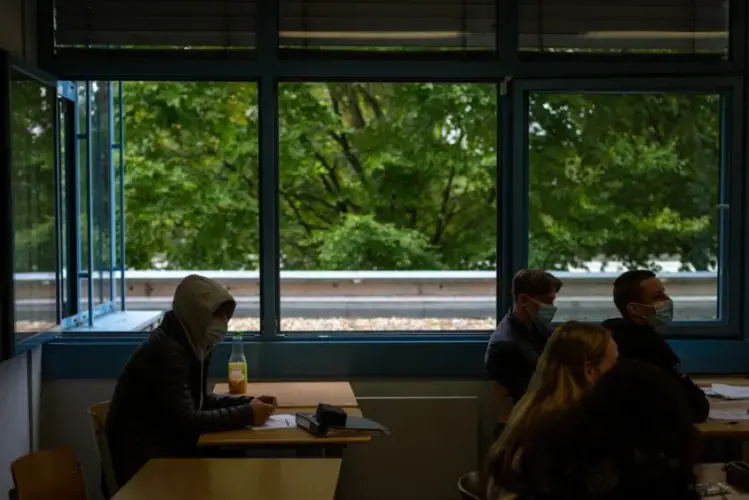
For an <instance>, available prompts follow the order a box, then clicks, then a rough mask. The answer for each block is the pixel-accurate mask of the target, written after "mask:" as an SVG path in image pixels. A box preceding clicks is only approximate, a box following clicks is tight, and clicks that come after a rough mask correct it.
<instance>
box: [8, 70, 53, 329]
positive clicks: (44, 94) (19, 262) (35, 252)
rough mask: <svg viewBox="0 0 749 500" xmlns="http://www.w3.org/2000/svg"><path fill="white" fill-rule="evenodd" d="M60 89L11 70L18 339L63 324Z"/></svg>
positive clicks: (12, 177) (15, 289)
mask: <svg viewBox="0 0 749 500" xmlns="http://www.w3.org/2000/svg"><path fill="white" fill-rule="evenodd" d="M56 95H57V94H56V88H55V87H54V86H48V85H44V84H40V83H39V82H37V81H35V80H31V79H28V78H27V77H26V76H25V75H23V74H22V73H20V72H16V71H11V88H10V107H11V109H10V112H11V119H10V126H11V163H12V173H11V182H12V186H11V191H12V193H13V232H14V244H13V252H14V273H15V287H14V291H15V315H16V318H15V320H16V328H15V329H16V334H17V336H16V340H21V339H23V338H24V336H25V335H26V334H28V333H30V332H38V331H40V330H45V329H47V328H50V327H53V326H54V325H55V324H57V304H56V302H57V293H56V289H55V283H56V280H57V274H56V273H57V230H56V227H55V191H56V186H55V155H56V154H57V152H56V149H55V133H56V132H55V127H54V124H55V114H56V113H57V106H56V99H57V97H56Z"/></svg>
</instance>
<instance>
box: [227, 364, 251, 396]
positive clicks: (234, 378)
mask: <svg viewBox="0 0 749 500" xmlns="http://www.w3.org/2000/svg"><path fill="white" fill-rule="evenodd" d="M229 392H230V393H232V394H244V393H245V392H247V363H229Z"/></svg>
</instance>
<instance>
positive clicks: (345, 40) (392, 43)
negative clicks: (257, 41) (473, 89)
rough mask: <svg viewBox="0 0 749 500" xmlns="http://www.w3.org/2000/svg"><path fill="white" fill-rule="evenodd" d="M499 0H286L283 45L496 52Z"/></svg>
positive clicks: (282, 11)
mask: <svg viewBox="0 0 749 500" xmlns="http://www.w3.org/2000/svg"><path fill="white" fill-rule="evenodd" d="M496 8H497V7H496V2H495V0H440V1H435V0H411V1H409V2H392V1H386V0H364V1H355V2H337V3H331V2H326V1H322V0H311V1H310V0H304V1H298V0H280V2H279V11H280V15H279V30H280V33H279V38H280V42H279V43H280V45H281V47H282V48H292V49H311V50H331V49H332V50H348V51H376V52H383V51H399V52H403V51H493V50H495V46H496V39H497V29H496Z"/></svg>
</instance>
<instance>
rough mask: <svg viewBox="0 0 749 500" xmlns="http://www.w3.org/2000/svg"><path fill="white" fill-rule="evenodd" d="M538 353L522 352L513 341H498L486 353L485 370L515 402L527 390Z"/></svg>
mask: <svg viewBox="0 0 749 500" xmlns="http://www.w3.org/2000/svg"><path fill="white" fill-rule="evenodd" d="M537 358H538V355H537V354H536V353H535V352H530V353H528V352H524V351H523V350H522V349H519V348H518V347H517V346H516V345H515V344H514V343H508V342H500V343H497V344H495V345H493V346H492V347H491V349H490V350H489V352H488V354H487V359H486V371H487V375H488V376H489V378H490V379H492V380H494V381H495V382H497V383H498V384H499V385H502V386H504V387H505V388H506V389H507V390H508V391H509V393H510V397H511V398H512V401H513V403H517V402H518V401H519V400H520V398H522V397H523V395H524V394H525V391H526V390H528V382H529V381H530V379H531V376H533V371H534V367H535V362H536V361H537Z"/></svg>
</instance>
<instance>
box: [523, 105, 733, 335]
mask: <svg viewBox="0 0 749 500" xmlns="http://www.w3.org/2000/svg"><path fill="white" fill-rule="evenodd" d="M529 113H530V114H529V127H530V129H529V134H530V234H529V250H530V255H529V260H530V265H531V266H533V267H541V268H544V269H548V270H552V271H554V272H557V271H561V272H558V273H556V274H557V275H558V277H560V278H561V279H562V281H564V287H563V288H562V290H561V292H560V294H559V298H558V299H557V302H556V305H557V307H558V308H559V312H558V314H557V317H556V319H558V320H559V321H564V320H568V319H582V320H591V321H599V320H603V319H606V318H608V317H612V316H618V315H619V314H618V313H617V311H616V309H615V307H614V304H613V301H612V282H613V279H614V278H615V277H616V275H617V274H618V273H620V272H622V271H625V270H627V269H636V268H644V269H650V270H653V271H655V272H657V273H658V274H659V275H660V277H661V278H662V279H663V280H664V284H665V287H666V292H667V293H668V294H670V295H671V297H672V298H673V300H674V302H675V318H676V319H677V320H682V321H683V320H715V319H718V318H719V317H720V309H719V307H718V299H717V297H718V274H717V271H718V268H719V265H720V262H719V259H718V255H719V252H718V242H719V239H720V234H719V228H720V219H721V214H720V211H719V204H720V203H721V201H720V176H721V98H720V96H719V95H701V94H652V95H643V94H623V95H621V94H606V95H594V94H532V95H531V96H530V110H529Z"/></svg>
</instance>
